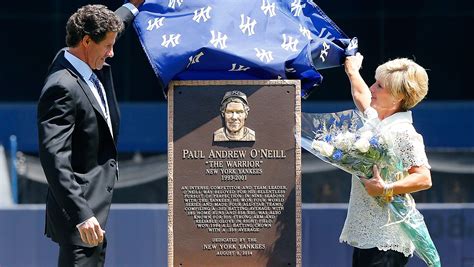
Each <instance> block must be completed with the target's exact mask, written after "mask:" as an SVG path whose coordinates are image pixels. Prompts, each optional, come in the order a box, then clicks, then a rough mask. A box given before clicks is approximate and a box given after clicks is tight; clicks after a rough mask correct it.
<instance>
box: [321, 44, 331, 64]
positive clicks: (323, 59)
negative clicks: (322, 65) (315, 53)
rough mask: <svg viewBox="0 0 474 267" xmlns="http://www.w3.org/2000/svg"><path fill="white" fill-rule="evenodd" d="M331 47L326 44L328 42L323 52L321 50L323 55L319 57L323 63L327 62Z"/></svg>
mask: <svg viewBox="0 0 474 267" xmlns="http://www.w3.org/2000/svg"><path fill="white" fill-rule="evenodd" d="M330 48H331V47H330V46H329V45H328V44H326V42H323V50H321V54H320V55H319V58H321V61H322V62H324V61H326V57H327V56H328V50H329V49H330Z"/></svg>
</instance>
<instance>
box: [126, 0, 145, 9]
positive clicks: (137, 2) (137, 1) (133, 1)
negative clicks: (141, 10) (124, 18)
mask: <svg viewBox="0 0 474 267" xmlns="http://www.w3.org/2000/svg"><path fill="white" fill-rule="evenodd" d="M143 2H145V0H130V4H132V5H134V6H135V7H136V8H138V7H139V6H141V4H143Z"/></svg>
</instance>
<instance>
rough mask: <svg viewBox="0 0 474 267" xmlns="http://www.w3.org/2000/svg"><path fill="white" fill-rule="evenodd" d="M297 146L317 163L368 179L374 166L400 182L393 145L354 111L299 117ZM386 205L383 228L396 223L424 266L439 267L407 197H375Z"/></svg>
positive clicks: (384, 176)
mask: <svg viewBox="0 0 474 267" xmlns="http://www.w3.org/2000/svg"><path fill="white" fill-rule="evenodd" d="M301 121H302V123H301V124H302V134H301V146H302V147H303V148H304V149H306V150H307V151H309V152H311V153H312V154H313V155H315V156H317V157H318V158H320V159H321V160H323V161H325V162H327V163H329V164H332V165H334V166H336V167H338V168H340V169H342V170H344V171H346V172H348V173H351V174H354V175H356V176H357V177H359V176H360V177H366V178H371V177H372V175H373V172H372V170H373V169H372V168H373V166H374V165H377V166H378V168H379V170H380V175H381V177H382V179H384V181H385V182H386V183H392V182H395V181H397V180H399V179H403V177H404V176H406V175H407V173H406V172H404V171H403V167H402V161H401V160H400V159H399V158H398V157H397V155H395V154H394V153H393V150H392V147H393V144H391V143H390V140H388V139H385V138H384V137H383V136H382V135H380V134H378V133H377V132H376V127H374V124H375V123H376V122H373V121H369V120H365V119H364V117H363V116H362V115H361V114H360V113H359V112H358V111H355V110H347V111H342V112H338V113H324V114H310V113H303V114H302V119H301ZM375 200H376V201H377V203H378V204H379V205H380V206H384V205H387V210H388V213H389V214H388V215H389V216H388V218H389V219H388V221H387V225H391V224H399V225H400V228H401V229H402V231H403V233H404V234H406V235H407V236H408V237H409V238H410V240H411V241H412V242H413V244H414V246H415V253H416V254H417V255H418V256H419V257H420V258H421V259H422V260H423V261H425V263H426V264H427V265H428V266H441V263H440V259H439V255H438V252H437V250H436V247H435V246H434V244H433V241H432V240H431V237H430V235H429V232H428V229H427V227H426V224H425V222H424V219H423V215H421V213H420V212H419V211H418V210H417V209H416V207H415V202H414V200H413V198H412V196H411V195H410V194H403V195H395V196H393V197H392V196H390V197H375Z"/></svg>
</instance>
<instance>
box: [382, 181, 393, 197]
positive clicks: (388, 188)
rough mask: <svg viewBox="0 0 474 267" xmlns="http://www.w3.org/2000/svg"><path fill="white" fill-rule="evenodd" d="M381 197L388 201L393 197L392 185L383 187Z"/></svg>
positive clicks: (388, 184)
mask: <svg viewBox="0 0 474 267" xmlns="http://www.w3.org/2000/svg"><path fill="white" fill-rule="evenodd" d="M383 196H384V197H385V199H387V200H390V199H391V198H392V197H393V183H387V184H384V185H383Z"/></svg>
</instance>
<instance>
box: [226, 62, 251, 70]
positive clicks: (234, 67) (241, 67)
mask: <svg viewBox="0 0 474 267" xmlns="http://www.w3.org/2000/svg"><path fill="white" fill-rule="evenodd" d="M236 67H237V63H232V69H230V70H229V71H247V70H249V69H250V67H245V66H242V65H239V68H238V69H237V68H236Z"/></svg>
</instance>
